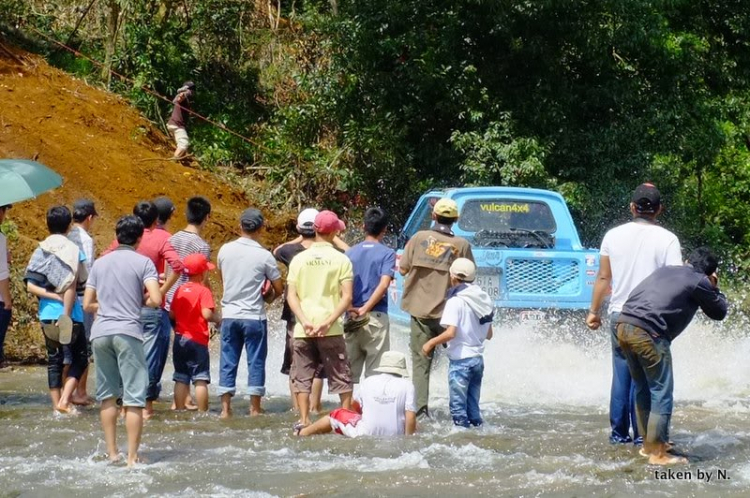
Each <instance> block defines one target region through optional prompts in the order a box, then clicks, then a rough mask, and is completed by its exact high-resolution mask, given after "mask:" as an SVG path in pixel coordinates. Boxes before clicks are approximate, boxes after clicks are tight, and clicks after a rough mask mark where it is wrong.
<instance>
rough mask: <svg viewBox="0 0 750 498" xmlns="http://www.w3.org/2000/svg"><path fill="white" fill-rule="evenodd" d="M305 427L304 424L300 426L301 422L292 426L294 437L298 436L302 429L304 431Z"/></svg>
mask: <svg viewBox="0 0 750 498" xmlns="http://www.w3.org/2000/svg"><path fill="white" fill-rule="evenodd" d="M305 427H307V426H306V425H304V424H302V423H301V422H297V423H296V424H294V426H293V427H292V430H293V431H294V435H295V436H299V433H300V432H301V431H302V429H304V428H305Z"/></svg>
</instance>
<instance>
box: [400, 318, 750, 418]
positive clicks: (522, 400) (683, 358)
mask: <svg viewBox="0 0 750 498" xmlns="http://www.w3.org/2000/svg"><path fill="white" fill-rule="evenodd" d="M399 332H400V331H399V330H398V328H397V329H396V331H395V333H396V334H398V333H399ZM402 334H408V332H405V331H404V332H402ZM580 334H591V336H590V337H581V336H580ZM747 334H748V332H747V331H738V330H729V329H725V328H720V327H716V326H715V325H714V324H711V323H707V322H706V321H705V320H703V319H697V320H695V321H694V322H693V323H692V324H691V325H690V326H689V327H688V329H687V330H686V331H685V332H683V334H682V335H680V336H679V337H678V338H677V339H676V340H675V341H674V343H673V346H672V361H673V365H674V375H675V399H676V400H678V401H681V402H685V401H691V402H695V401H698V402H703V403H704V404H706V405H710V406H721V407H722V409H723V410H727V409H728V410H731V411H736V412H746V411H748V412H750V405H749V404H748V403H747V402H746V400H747V398H748V396H749V395H750V381H749V380H748V379H750V362H748V361H747V358H748V357H749V356H750V336H749V335H747ZM407 341H408V339H407ZM407 350H408V349H404V351H407ZM484 357H485V371H484V380H483V384H482V401H483V402H489V403H492V402H499V403H503V404H509V405H519V406H527V407H528V406H550V407H554V408H555V409H559V408H560V407H561V406H565V405H568V406H596V407H598V408H600V409H603V410H606V409H607V407H608V404H609V393H610V385H611V381H612V366H611V365H612V353H611V346H610V342H609V329H608V327H606V326H603V327H602V328H600V329H599V330H597V331H589V330H583V329H581V330H577V331H575V332H570V333H568V334H555V335H553V336H550V335H548V334H547V333H546V332H545V331H544V330H543V329H534V328H531V327H529V326H515V327H502V326H500V327H497V326H496V328H495V336H494V338H493V339H492V340H491V341H488V342H487V346H486V349H485V355H484ZM430 396H431V397H433V398H434V397H437V398H438V400H439V401H440V402H441V403H442V404H447V396H448V386H447V361H443V362H442V363H441V365H440V368H439V369H438V370H437V371H436V372H434V373H433V375H432V377H431V385H430ZM431 404H434V403H432V402H431Z"/></svg>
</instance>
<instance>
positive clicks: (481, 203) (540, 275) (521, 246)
mask: <svg viewBox="0 0 750 498" xmlns="http://www.w3.org/2000/svg"><path fill="white" fill-rule="evenodd" d="M442 197H450V198H451V199H453V200H454V201H456V203H457V204H458V209H459V219H458V222H457V223H456V224H455V225H454V226H453V232H454V233H455V234H456V235H457V236H459V237H463V238H465V239H467V240H468V241H469V242H470V243H471V249H472V252H473V254H474V259H475V260H476V264H477V279H476V284H477V285H479V286H480V287H482V288H483V289H484V290H485V291H486V292H487V293H488V294H489V295H490V296H492V297H493V298H494V299H495V305H496V307H497V308H498V309H499V310H500V312H501V313H504V314H506V315H507V314H508V313H507V311H512V310H515V313H513V316H514V317H515V318H517V319H518V320H521V321H523V320H540V319H544V318H545V317H547V315H548V314H552V312H556V311H557V310H583V309H588V307H589V304H590V302H591V292H592V290H593V288H594V280H595V278H596V272H597V270H598V269H599V253H598V251H597V250H593V249H585V248H584V247H583V246H582V245H581V241H580V239H579V237H578V231H577V230H576V228H575V225H574V224H573V218H572V217H571V216H570V211H569V210H568V206H567V205H566V204H565V200H564V199H563V197H562V196H561V195H560V194H558V193H556V192H550V191H548V190H539V189H530V188H516V187H477V188H454V189H446V190H433V191H430V192H427V193H426V194H424V195H423V196H422V197H420V199H419V202H418V203H417V205H416V207H415V208H414V210H413V211H412V214H411V215H410V216H409V219H408V220H407V222H406V225H405V226H404V229H403V231H402V232H401V233H400V234H399V237H398V248H397V249H398V255H399V258H400V256H401V254H402V253H403V249H404V246H405V245H406V242H407V241H408V240H409V238H411V236H413V235H414V234H415V233H416V232H417V231H419V230H426V229H429V228H430V226H431V225H432V218H431V214H432V208H433V206H434V205H435V202H437V200H438V199H440V198H442ZM402 294H403V277H402V276H401V275H400V274H399V273H398V272H396V278H395V279H394V280H393V282H392V283H391V287H390V289H389V292H388V311H389V314H390V315H391V317H392V318H393V319H395V320H397V321H399V322H406V321H408V320H409V316H408V315H407V314H406V313H405V312H404V311H403V310H402V309H401V296H402Z"/></svg>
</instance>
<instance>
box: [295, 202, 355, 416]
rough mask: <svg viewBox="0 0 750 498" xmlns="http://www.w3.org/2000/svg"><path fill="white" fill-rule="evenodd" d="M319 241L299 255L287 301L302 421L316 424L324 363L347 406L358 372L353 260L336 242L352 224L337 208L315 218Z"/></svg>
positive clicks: (333, 388) (335, 391)
mask: <svg viewBox="0 0 750 498" xmlns="http://www.w3.org/2000/svg"><path fill="white" fill-rule="evenodd" d="M313 226H314V227H315V243H314V244H312V245H311V246H310V248H309V249H307V250H306V251H303V252H301V253H299V254H298V255H297V256H295V258H294V259H293V260H292V264H291V266H290V267H289V276H288V277H287V285H288V287H289V291H288V294H287V299H288V300H289V307H290V308H291V309H292V312H293V313H294V316H296V317H297V323H296V325H295V326H294V353H293V357H292V387H293V388H294V392H295V395H296V396H297V403H298V405H299V411H300V422H299V424H298V425H297V426H295V430H297V429H299V428H301V427H306V426H308V425H310V388H311V387H312V381H313V377H314V376H315V371H316V369H317V368H318V365H320V364H322V365H323V369H324V370H325V372H326V377H327V378H328V392H329V393H331V394H338V395H339V398H340V399H341V406H342V407H343V408H346V409H351V402H352V389H353V385H352V376H351V369H350V367H349V360H348V358H347V356H346V342H345V341H344V337H343V334H344V327H343V326H342V324H341V316H342V315H343V314H344V313H345V312H346V310H348V309H349V306H351V304H352V287H353V283H352V281H353V279H354V272H353V271H352V262H351V261H349V258H347V257H346V256H345V255H344V254H342V253H341V252H339V251H338V250H336V248H334V246H333V240H334V238H335V237H336V235H337V234H338V233H339V232H341V231H343V230H344V229H345V228H346V227H345V225H344V222H342V221H341V220H339V218H338V216H336V213H334V212H332V211H321V212H320V213H318V215H317V216H316V217H315V223H314V225H313Z"/></svg>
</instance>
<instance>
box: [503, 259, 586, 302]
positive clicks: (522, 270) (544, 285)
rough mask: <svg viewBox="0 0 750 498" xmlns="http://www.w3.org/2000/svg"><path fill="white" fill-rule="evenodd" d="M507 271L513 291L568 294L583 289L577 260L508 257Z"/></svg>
mask: <svg viewBox="0 0 750 498" xmlns="http://www.w3.org/2000/svg"><path fill="white" fill-rule="evenodd" d="M505 271H506V279H507V280H506V285H507V289H508V292H509V293H523V294H555V295H566V294H577V293H579V292H580V291H581V278H580V277H579V275H578V261H575V260H550V259H508V260H507V261H506V267H505Z"/></svg>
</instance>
